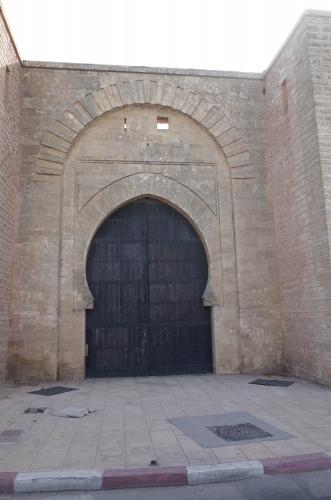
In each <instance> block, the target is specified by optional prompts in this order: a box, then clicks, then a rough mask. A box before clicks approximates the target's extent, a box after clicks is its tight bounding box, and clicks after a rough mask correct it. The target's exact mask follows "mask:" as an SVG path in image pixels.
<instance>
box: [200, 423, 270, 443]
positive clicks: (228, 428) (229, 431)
mask: <svg viewBox="0 0 331 500" xmlns="http://www.w3.org/2000/svg"><path fill="white" fill-rule="evenodd" d="M207 429H209V430H210V431H212V432H213V433H214V434H216V436H218V437H220V438H221V439H225V441H244V440H246V439H261V438H265V437H272V434H270V432H266V431H264V430H263V429H260V428H259V427H256V426H255V425H253V424H250V423H249V422H245V423H244V424H237V425H214V426H212V427H207Z"/></svg>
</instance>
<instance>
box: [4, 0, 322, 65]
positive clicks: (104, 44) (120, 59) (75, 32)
mask: <svg viewBox="0 0 331 500" xmlns="http://www.w3.org/2000/svg"><path fill="white" fill-rule="evenodd" d="M2 4H3V7H4V11H5V13H6V15H7V18H8V21H9V24H10V26H11V29H12V31H13V35H14V38H15V40H16V44H17V46H18V49H19V52H20V54H21V57H22V58H23V59H28V60H43V61H61V62H81V63H95V64H120V65H138V66H165V67H179V68H203V69H217V70H231V71H263V70H264V69H265V68H266V67H267V66H268V64H269V63H270V62H271V60H272V58H273V56H274V55H275V54H276V52H277V50H278V49H279V47H280V45H281V44H282V42H283V41H284V40H285V38H286V36H287V35H288V34H289V32H290V30H291V29H292V28H293V26H294V24H295V23H296V21H297V20H298V18H299V17H300V15H301V14H302V12H303V11H304V10H305V9H322V10H330V11H331V0H116V1H115V0H91V1H90V0H2Z"/></svg>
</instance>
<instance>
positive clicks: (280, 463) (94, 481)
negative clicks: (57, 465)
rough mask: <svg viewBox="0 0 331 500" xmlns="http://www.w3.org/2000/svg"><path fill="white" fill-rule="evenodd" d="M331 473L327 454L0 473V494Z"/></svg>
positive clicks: (328, 454)
mask: <svg viewBox="0 0 331 500" xmlns="http://www.w3.org/2000/svg"><path fill="white" fill-rule="evenodd" d="M326 469H331V453H311V454H308V455H295V456H289V457H282V458H268V459H266V460H250V461H242V462H234V463H224V464H214V465H201V466H188V467H182V466H175V467H148V468H141V469H123V470H115V469H114V470H80V471H65V470H63V471H49V472H18V473H17V472H1V473H0V494H8V493H39V492H56V491H96V490H111V489H122V488H144V487H145V488H146V487H149V486H185V485H195V484H202V483H217V482H225V481H237V480H239V479H246V478H248V477H252V476H259V475H262V474H282V473H294V472H306V471H313V470H326Z"/></svg>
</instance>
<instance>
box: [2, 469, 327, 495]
mask: <svg viewBox="0 0 331 500" xmlns="http://www.w3.org/2000/svg"><path fill="white" fill-rule="evenodd" d="M0 498H1V500H4V499H6V500H14V499H15V500H307V499H312V498H313V499H319V500H327V499H329V500H331V470H329V471H318V472H308V473H301V474H292V475H284V474H282V475H278V476H262V477H259V478H253V479H246V480H244V481H236V482H232V483H222V484H207V485H200V486H181V487H169V488H141V489H132V490H116V491H114V490H112V491H97V492H86V493H84V492H82V493H77V492H74V493H47V494H46V493H45V494H36V493H34V494H29V495H12V496H5V497H0Z"/></svg>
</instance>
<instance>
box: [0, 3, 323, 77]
mask: <svg viewBox="0 0 331 500" xmlns="http://www.w3.org/2000/svg"><path fill="white" fill-rule="evenodd" d="M0 15H1V16H2V17H3V19H4V22H5V25H6V28H7V30H8V33H9V36H10V39H11V42H12V44H13V47H14V50H15V52H16V55H17V57H18V59H19V61H20V62H21V63H22V65H23V66H24V67H27V68H40V69H57V70H73V71H80V70H83V71H101V72H118V73H146V74H158V75H179V76H195V77H214V78H232V79H248V80H261V79H263V78H264V77H265V76H266V75H267V73H268V71H269V70H270V69H271V68H272V66H273V65H274V64H275V62H276V61H277V59H278V57H279V56H280V54H281V53H282V51H283V50H284V48H285V47H286V45H287V44H288V43H289V41H290V40H291V38H292V37H293V36H294V34H295V32H296V31H297V29H298V28H299V26H300V25H301V24H302V23H303V21H304V19H305V18H307V17H331V11H324V10H305V11H304V12H303V14H302V15H301V17H300V18H299V20H298V22H297V23H296V24H295V26H294V27H293V29H292V31H291V32H290V33H289V35H288V37H287V38H286V40H285V41H284V42H283V44H282V45H281V47H280V48H279V50H278V52H277V53H276V55H275V56H274V57H273V59H272V60H271V62H270V64H269V66H268V67H267V68H266V70H265V71H264V72H262V73H255V72H252V73H250V72H239V71H218V70H205V69H191V68H187V69H186V68H185V69H183V68H158V67H148V66H119V65H108V64H82V63H65V62H50V61H22V60H21V57H20V55H19V52H18V50H17V47H16V44H15V41H14V39H13V36H12V32H11V29H10V27H9V24H8V21H7V19H6V16H5V14H4V12H3V7H2V4H1V0H0Z"/></svg>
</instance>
